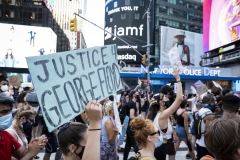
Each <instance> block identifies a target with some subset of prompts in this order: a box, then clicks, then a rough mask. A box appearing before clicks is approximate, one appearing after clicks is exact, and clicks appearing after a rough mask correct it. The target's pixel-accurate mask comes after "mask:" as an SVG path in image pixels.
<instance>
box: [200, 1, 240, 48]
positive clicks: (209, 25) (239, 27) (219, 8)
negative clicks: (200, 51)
mask: <svg viewBox="0 0 240 160" xmlns="http://www.w3.org/2000/svg"><path fill="white" fill-rule="evenodd" d="M203 34H204V52H208V51H211V50H214V49H217V48H220V47H221V46H223V45H227V44H229V43H231V42H234V41H238V40H239V35H240V1H239V0H204V1H203Z"/></svg>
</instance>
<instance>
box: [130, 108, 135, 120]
mask: <svg viewBox="0 0 240 160" xmlns="http://www.w3.org/2000/svg"><path fill="white" fill-rule="evenodd" d="M134 112H135V109H130V119H133V118H135V116H134Z"/></svg>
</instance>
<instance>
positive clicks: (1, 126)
mask: <svg viewBox="0 0 240 160" xmlns="http://www.w3.org/2000/svg"><path fill="white" fill-rule="evenodd" d="M11 124H12V114H8V115H6V116H3V117H0V131H3V130H5V129H8V128H9V127H10V126H11Z"/></svg>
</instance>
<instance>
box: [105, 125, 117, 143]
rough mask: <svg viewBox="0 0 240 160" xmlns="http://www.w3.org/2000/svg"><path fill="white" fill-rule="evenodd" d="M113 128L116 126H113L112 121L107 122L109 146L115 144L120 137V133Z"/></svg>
mask: <svg viewBox="0 0 240 160" xmlns="http://www.w3.org/2000/svg"><path fill="white" fill-rule="evenodd" d="M113 127H114V125H113V123H112V121H110V120H108V121H106V122H105V128H106V130H107V136H108V141H109V144H114V142H115V140H116V137H117V135H118V132H115V131H114V130H113Z"/></svg>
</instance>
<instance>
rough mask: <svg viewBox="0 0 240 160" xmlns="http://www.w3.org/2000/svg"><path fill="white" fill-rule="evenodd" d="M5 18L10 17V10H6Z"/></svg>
mask: <svg viewBox="0 0 240 160" xmlns="http://www.w3.org/2000/svg"><path fill="white" fill-rule="evenodd" d="M4 15H5V18H9V16H10V13H9V10H5V14H4Z"/></svg>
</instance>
